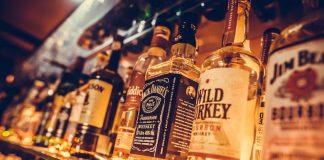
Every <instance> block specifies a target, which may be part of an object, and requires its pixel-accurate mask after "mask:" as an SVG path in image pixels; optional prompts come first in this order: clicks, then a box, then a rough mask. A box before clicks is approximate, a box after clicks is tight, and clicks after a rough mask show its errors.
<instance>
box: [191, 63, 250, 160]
mask: <svg viewBox="0 0 324 160" xmlns="http://www.w3.org/2000/svg"><path fill="white" fill-rule="evenodd" d="M248 87H249V72H248V71H245V70H242V69H236V68H215V69H210V70H207V71H205V72H204V73H202V74H201V75H200V85H199V89H198V95H197V101H196V110H195V120H194V123H193V129H192V134H191V143H190V148H189V156H202V157H208V158H217V159H240V158H241V157H243V155H241V153H242V154H250V153H251V150H252V145H253V139H254V135H253V132H254V127H253V126H254V109H255V104H254V105H248V101H247V99H248ZM251 113H252V114H253V115H252V116H251ZM249 145H250V146H249ZM241 148H242V150H241ZM243 149H246V150H248V151H246V153H245V152H244V150H243ZM248 152H249V153H248ZM242 159H244V158H242Z"/></svg>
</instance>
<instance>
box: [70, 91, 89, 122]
mask: <svg viewBox="0 0 324 160" xmlns="http://www.w3.org/2000/svg"><path fill="white" fill-rule="evenodd" d="M84 100H85V93H84V92H81V93H79V94H77V95H75V103H74V105H73V106H72V111H71V116H70V119H69V121H70V122H79V119H80V115H81V111H82V107H83V103H84Z"/></svg>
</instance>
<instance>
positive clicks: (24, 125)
mask: <svg viewBox="0 0 324 160" xmlns="http://www.w3.org/2000/svg"><path fill="white" fill-rule="evenodd" d="M44 89H45V83H44V81H40V80H35V81H34V84H33V86H32V87H31V89H30V91H29V94H28V95H27V97H26V99H25V101H24V102H23V104H22V108H21V110H20V111H19V116H17V121H16V122H15V124H14V126H13V130H14V132H16V133H17V136H18V137H19V138H20V140H21V141H20V143H21V144H24V145H31V144H32V139H33V136H34V134H35V133H36V130H37V126H38V124H39V122H38V121H39V119H40V117H41V114H39V113H37V112H36V109H37V108H38V107H37V106H38V105H39V102H40V99H41V98H40V97H41V96H40V95H41V93H42V90H44Z"/></svg>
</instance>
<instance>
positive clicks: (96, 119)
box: [71, 41, 124, 159]
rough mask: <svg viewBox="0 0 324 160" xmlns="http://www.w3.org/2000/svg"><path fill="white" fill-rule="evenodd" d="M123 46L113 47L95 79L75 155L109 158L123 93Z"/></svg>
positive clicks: (79, 130) (79, 126)
mask: <svg viewBox="0 0 324 160" xmlns="http://www.w3.org/2000/svg"><path fill="white" fill-rule="evenodd" d="M120 49H121V43H120V42H119V41H115V42H113V44H112V52H111V56H110V59H109V62H108V64H107V65H106V66H105V68H104V69H102V70H98V71H96V72H94V73H93V74H92V75H91V78H90V80H89V82H88V89H87V91H86V97H85V101H84V104H83V108H82V111H81V116H80V120H79V124H78V127H77V133H76V136H75V138H74V140H73V144H72V150H71V152H72V153H73V154H72V155H73V156H75V157H79V158H86V159H87V158H93V157H94V156H95V154H96V153H100V154H105V155H108V154H109V153H108V147H109V146H108V145H109V143H110V142H109V141H110V137H109V136H110V134H111V130H112V126H113V121H114V118H115V113H116V110H117V106H118V101H119V99H120V97H121V93H122V91H123V85H124V82H123V80H122V78H121V77H120V75H119V74H118V73H117V69H118V66H119V60H120V58H121V52H120Z"/></svg>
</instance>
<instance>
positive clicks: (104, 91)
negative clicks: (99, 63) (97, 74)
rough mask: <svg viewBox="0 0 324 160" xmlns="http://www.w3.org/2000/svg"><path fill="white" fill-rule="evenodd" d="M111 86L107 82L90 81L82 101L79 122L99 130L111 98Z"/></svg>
mask: <svg viewBox="0 0 324 160" xmlns="http://www.w3.org/2000/svg"><path fill="white" fill-rule="evenodd" d="M112 88H113V86H112V85H111V84H109V83H107V82H104V81H101V80H98V79H92V80H90V81H89V88H88V90H87V95H86V97H85V100H84V104H83V105H84V106H83V108H82V112H81V116H80V122H81V123H86V124H90V125H93V126H95V127H98V128H101V127H102V125H103V123H104V120H105V116H106V112H107V107H108V103H109V99H110V96H111V91H112Z"/></svg>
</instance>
